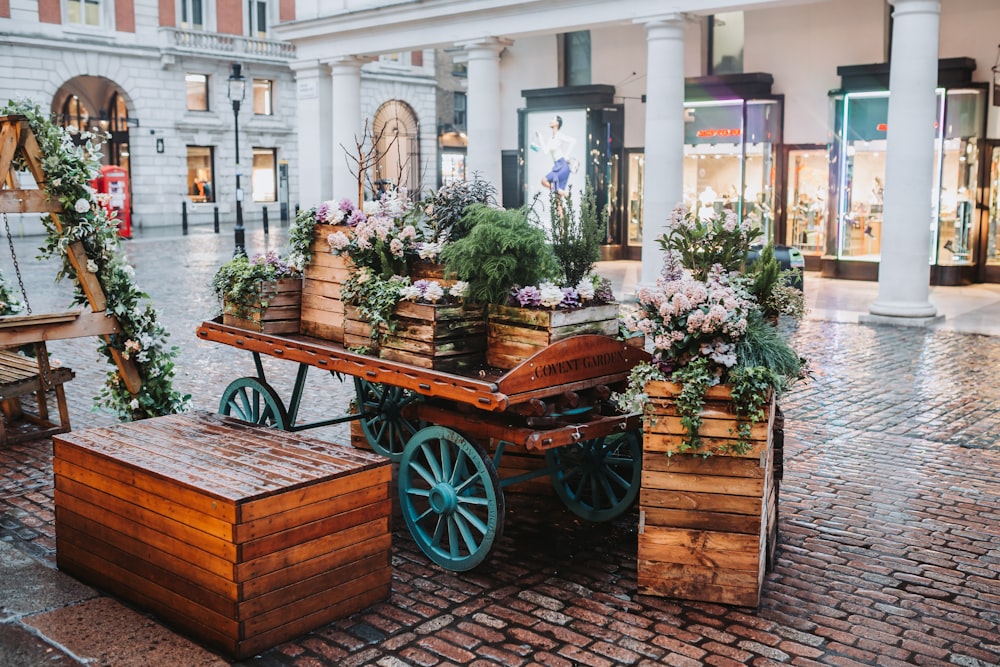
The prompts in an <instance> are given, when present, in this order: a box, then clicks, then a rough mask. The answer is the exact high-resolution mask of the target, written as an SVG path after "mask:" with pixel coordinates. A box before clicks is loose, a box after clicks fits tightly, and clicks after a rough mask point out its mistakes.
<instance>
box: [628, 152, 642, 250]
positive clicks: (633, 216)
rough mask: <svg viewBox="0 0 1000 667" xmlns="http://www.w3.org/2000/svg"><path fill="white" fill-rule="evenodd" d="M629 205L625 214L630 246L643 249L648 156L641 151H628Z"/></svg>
mask: <svg viewBox="0 0 1000 667" xmlns="http://www.w3.org/2000/svg"><path fill="white" fill-rule="evenodd" d="M626 153H627V154H628V167H627V169H628V175H627V177H626V187H627V188H628V203H627V209H626V211H625V214H626V215H627V216H628V217H627V220H628V223H627V226H628V229H627V232H628V244H629V245H630V246H636V247H640V248H641V247H642V193H643V185H644V182H645V176H646V154H645V152H644V151H640V150H627V151H626Z"/></svg>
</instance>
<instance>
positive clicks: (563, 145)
mask: <svg viewBox="0 0 1000 667" xmlns="http://www.w3.org/2000/svg"><path fill="white" fill-rule="evenodd" d="M562 125H563V120H562V117H561V116H553V118H552V120H550V121H549V127H550V128H552V136H551V137H550V138H549V140H548V141H546V140H545V139H544V138H543V137H542V134H541V132H538V131H535V141H534V143H532V144H531V148H532V149H534V150H539V149H540V150H541V151H542V152H545V153H548V154H549V155H550V156H551V157H552V169H551V170H549V173H547V174H545V176H544V177H542V186H543V187H545V189H547V190H555V191H556V192H558V193H559V196H561V197H565V196H566V187H567V184H568V182H569V175H570V172H571V171H572V169H571V165H570V157H569V155H570V152H571V151H572V150H573V147H574V146H575V145H576V139H574V138H573V137H571V136H569V135H567V134H564V133H563V131H562Z"/></svg>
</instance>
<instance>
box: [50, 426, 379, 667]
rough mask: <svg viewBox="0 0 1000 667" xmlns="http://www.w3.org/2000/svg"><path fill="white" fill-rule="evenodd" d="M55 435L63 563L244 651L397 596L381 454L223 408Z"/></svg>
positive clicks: (192, 630)
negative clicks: (254, 421) (262, 423)
mask: <svg viewBox="0 0 1000 667" xmlns="http://www.w3.org/2000/svg"><path fill="white" fill-rule="evenodd" d="M53 443H54V459H53V470H54V476H55V487H56V491H55V507H56V520H55V525H56V559H57V564H58V566H59V569H60V570H63V571H64V572H68V573H69V574H72V575H73V576H75V577H78V578H80V579H81V580H83V581H85V582H88V583H90V584H93V585H95V586H98V587H99V588H102V589H105V590H108V591H110V592H112V593H114V594H115V595H117V596H119V597H121V598H124V599H125V600H128V601H130V602H132V603H134V604H136V605H138V606H140V607H142V608H144V609H147V610H149V611H151V612H153V613H155V614H156V615H157V616H159V617H160V618H161V619H162V620H163V621H164V622H166V623H168V624H170V625H173V626H174V627H176V628H178V629H180V630H182V631H184V632H186V633H188V634H190V635H191V636H193V637H195V638H197V639H198V640H200V641H201V642H203V643H205V644H207V645H209V646H211V647H214V648H216V649H218V650H220V651H223V652H224V653H226V654H228V655H230V656H233V657H234V658H236V659H238V660H239V659H243V658H247V657H250V656H252V655H254V654H255V653H258V652H260V651H263V650H265V649H267V648H269V647H271V646H274V645H275V644H278V643H281V642H283V641H287V640H289V639H292V638H294V637H298V636H301V635H303V634H305V633H307V632H309V631H311V630H313V629H315V628H317V627H320V626H323V625H326V624H327V623H330V622H331V621H333V620H335V619H337V618H341V617H343V616H347V615H349V614H352V613H354V612H357V611H360V610H362V609H365V608H366V607H368V606H370V605H372V604H374V603H375V602H377V601H379V600H383V599H385V598H386V597H388V595H389V587H390V583H391V578H392V570H391V564H390V552H391V546H392V536H391V533H390V508H391V501H390V495H389V493H390V489H389V487H390V481H391V470H390V467H389V462H388V460H386V459H384V458H382V457H380V456H377V455H375V454H372V453H368V452H361V451H358V450H355V449H353V448H351V447H343V446H340V445H335V444H331V443H328V442H323V441H320V440H316V439H310V438H307V437H304V436H303V435H301V434H296V435H292V434H289V433H285V432H284V431H279V430H277V429H270V428H262V427H258V426H254V425H251V424H247V423H246V422H242V421H239V420H236V419H232V418H230V417H223V416H221V415H216V414H211V413H208V412H193V413H186V414H182V415H171V416H167V417H157V418H154V419H147V420H144V421H138V422H132V423H128V424H120V425H116V426H112V427H107V428H97V429H90V430H84V431H79V432H76V433H72V434H67V435H63V436H58V437H56V438H53Z"/></svg>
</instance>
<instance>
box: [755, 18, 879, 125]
mask: <svg viewBox="0 0 1000 667" xmlns="http://www.w3.org/2000/svg"><path fill="white" fill-rule="evenodd" d="M883 17H884V8H883V4H882V3H881V2H876V1H873V0H836V2H826V3H818V4H809V5H800V6H792V7H783V8H781V9H766V10H759V11H750V12H747V14H746V47H745V51H744V59H743V69H744V71H746V72H768V73H770V74H772V75H773V76H774V87H773V88H772V91H773V92H774V93H775V94H783V95H784V96H785V132H784V134H785V136H784V141H785V143H789V144H806V143H819V144H822V143H826V141H827V136H828V133H829V119H830V106H829V97H828V95H827V94H828V93H829V91H830V90H833V89H836V88H839V87H840V77H839V76H838V75H837V67H839V66H842V65H865V64H870V63H880V62H885V47H884V43H885V38H884V20H883Z"/></svg>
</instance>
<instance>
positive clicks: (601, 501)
mask: <svg viewBox="0 0 1000 667" xmlns="http://www.w3.org/2000/svg"><path fill="white" fill-rule="evenodd" d="M545 462H546V464H547V465H548V469H549V474H550V475H551V478H552V486H553V487H554V488H555V491H556V495H558V496H559V498H560V499H562V501H563V504H565V505H566V507H567V508H568V509H569V510H570V511H571V512H573V513H574V514H576V515H577V516H579V517H583V518H584V519H587V520H588V521H610V520H612V519H614V518H616V517H618V516H621V515H622V514H624V513H625V512H626V511H627V510H628V509H629V507H631V506H632V503H634V502H635V499H636V496H638V495H639V482H640V479H641V477H642V439H641V437H640V436H639V432H638V431H628V432H625V433H616V434H614V435H609V436H605V437H602V438H594V439H593V440H584V441H583V442H578V443H575V444H572V445H565V446H563V447H557V448H555V449H550V450H548V451H546V452H545Z"/></svg>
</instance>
